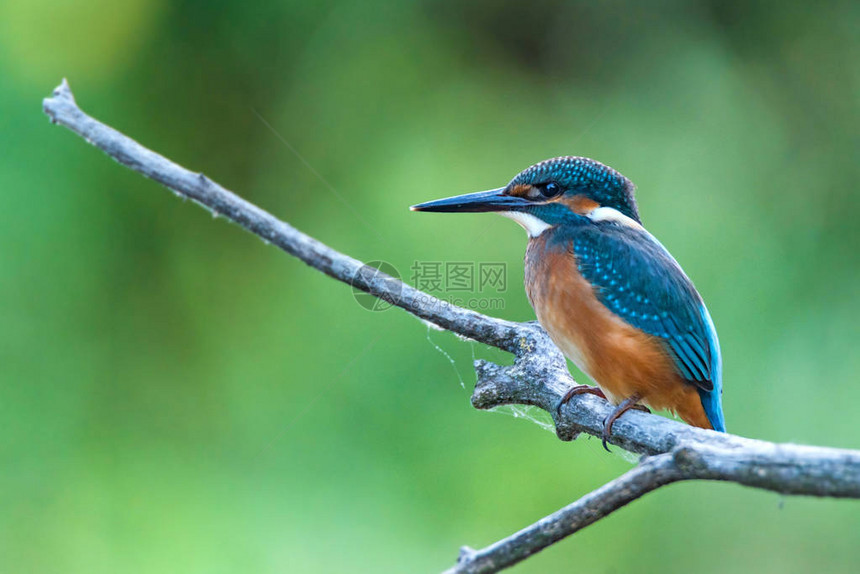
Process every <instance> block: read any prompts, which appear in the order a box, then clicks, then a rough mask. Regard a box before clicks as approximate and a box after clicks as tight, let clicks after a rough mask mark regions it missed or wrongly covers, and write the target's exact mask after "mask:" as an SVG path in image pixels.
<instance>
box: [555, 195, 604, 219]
mask: <svg viewBox="0 0 860 574" xmlns="http://www.w3.org/2000/svg"><path fill="white" fill-rule="evenodd" d="M557 201H558V202H559V203H563V204H564V205H566V206H567V208H568V209H570V210H571V211H572V212H574V213H578V214H579V215H585V214H586V213H591V212H592V211H594V210H595V209H597V208H598V207H600V204H599V203H597V202H596V201H594V200H593V199H589V198H587V197H585V196H584V195H574V196H573V197H565V196H561V197H560V198H559V199H558V200H557Z"/></svg>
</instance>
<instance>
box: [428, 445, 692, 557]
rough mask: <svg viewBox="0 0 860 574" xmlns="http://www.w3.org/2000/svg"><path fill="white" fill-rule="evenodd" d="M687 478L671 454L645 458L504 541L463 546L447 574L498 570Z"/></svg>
mask: <svg viewBox="0 0 860 574" xmlns="http://www.w3.org/2000/svg"><path fill="white" fill-rule="evenodd" d="M688 478H690V477H687V476H685V475H684V472H683V471H682V470H681V469H680V468H679V466H678V464H677V463H676V461H675V459H674V458H673V456H672V455H671V454H658V455H657V456H653V457H648V458H645V459H643V460H642V462H641V463H640V464H639V466H637V467H635V468H633V469H632V470H630V471H628V472H627V473H625V474H623V475H621V476H619V477H618V478H616V479H615V480H613V481H612V482H609V483H607V484H604V485H603V486H601V487H600V488H598V489H597V490H595V491H593V492H590V493H588V494H586V495H585V496H583V497H582V498H580V499H579V500H577V501H576V502H574V503H572V504H569V505H567V506H565V507H564V508H562V509H561V510H559V511H557V512H554V513H552V514H550V515H549V516H547V517H545V518H543V519H541V520H539V521H538V522H535V523H534V524H532V525H531V526H529V527H527V528H524V529H522V530H520V531H519V532H517V533H516V534H513V535H511V536H509V537H507V538H505V539H504V540H499V541H498V542H496V543H495V544H491V545H490V546H487V547H486V548H484V549H482V550H472V549H471V548H466V547H464V548H462V549H461V550H460V558H459V560H458V561H457V565H456V566H454V567H453V568H451V569H450V570H448V571H447V572H446V573H445V574H479V573H484V572H498V571H499V570H502V569H504V568H507V567H509V566H512V565H513V564H516V563H517V562H519V561H521V560H524V559H526V558H528V557H529V556H531V555H532V554H534V553H536V552H539V551H540V550H543V549H544V548H546V547H547V546H549V545H551V544H554V543H556V542H558V541H559V540H561V539H563V538H565V537H567V536H570V535H571V534H573V533H574V532H576V531H578V530H582V529H583V528H585V527H586V526H588V525H590V524H593V523H595V522H597V521H598V520H600V519H601V518H603V517H604V516H606V515H608V514H610V513H612V512H614V511H616V510H618V509H619V508H621V507H622V506H625V505H626V504H628V503H629V502H632V501H634V500H636V499H637V498H639V497H641V496H644V495H645V494H648V493H649V492H651V491H652V490H655V489H657V488H660V487H661V486H664V485H666V484H669V483H672V482H676V481H679V480H685V479H688Z"/></svg>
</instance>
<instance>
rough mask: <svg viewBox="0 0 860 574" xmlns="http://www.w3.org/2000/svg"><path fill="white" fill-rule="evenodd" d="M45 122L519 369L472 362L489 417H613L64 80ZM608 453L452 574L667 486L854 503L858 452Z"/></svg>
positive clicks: (542, 347) (703, 444) (635, 424)
mask: <svg viewBox="0 0 860 574" xmlns="http://www.w3.org/2000/svg"><path fill="white" fill-rule="evenodd" d="M43 109H44V111H45V113H46V114H47V115H48V116H49V117H50V119H51V121H52V122H54V123H58V124H60V125H63V126H65V127H67V128H69V129H70V130H72V131H73V132H75V133H76V134H78V135H80V136H82V137H83V138H85V139H86V140H87V141H88V142H90V143H91V144H93V145H94V146H96V147H98V148H99V149H101V150H102V151H104V152H105V153H107V154H108V155H109V156H110V157H112V158H114V159H115V160H116V161H118V162H119V163H121V164H123V165H125V166H127V167H129V168H131V169H133V170H135V171H137V172H139V173H141V174H143V175H144V176H146V177H148V178H150V179H153V180H155V181H157V182H159V183H161V184H162V185H164V186H166V187H168V188H169V189H171V190H173V191H174V192H176V193H178V194H180V195H182V196H184V197H188V198H191V199H193V200H194V201H196V202H197V203H199V204H200V205H202V206H203V207H205V208H206V209H208V210H210V211H211V212H213V213H217V214H220V215H223V216H224V217H226V218H228V219H230V220H231V221H233V222H235V223H237V224H239V225H240V226H242V227H243V228H245V229H246V230H248V231H250V232H251V233H254V234H256V235H258V236H260V237H261V238H262V239H264V240H265V241H267V242H271V243H273V244H275V245H277V246H278V247H280V248H281V249H283V250H284V251H286V252H287V253H289V254H291V255H293V256H295V257H297V258H299V259H301V260H302V261H304V262H305V263H307V264H308V265H310V266H311V267H313V268H315V269H318V270H319V271H322V272H323V273H325V274H327V275H329V276H330V277H333V278H335V279H337V280H339V281H342V282H344V283H347V284H350V285H353V286H355V287H357V288H359V289H362V290H364V291H366V292H367V293H370V294H372V295H375V296H376V297H379V298H382V299H384V300H386V301H388V302H390V303H392V304H394V305H397V306H398V307H401V308H402V309H404V310H406V311H407V312H409V313H411V314H413V315H415V316H417V317H420V318H421V319H424V320H427V321H430V322H432V323H434V324H436V325H438V326H440V327H442V328H444V329H447V330H449V331H452V332H454V333H458V334H460V335H463V336H465V337H468V338H471V339H474V340H476V341H479V342H482V343H485V344H487V345H492V346H494V347H498V348H500V349H503V350H505V351H508V352H510V353H511V354H513V355H514V364H513V365H510V366H500V365H496V364H493V363H488V362H485V361H476V362H475V369H476V370H477V373H478V383H477V385H476V386H475V391H474V393H473V395H472V404H473V405H474V406H475V407H476V408H479V409H490V408H494V407H496V406H500V405H505V404H524V405H533V406H536V407H539V408H541V409H544V410H546V411H547V412H549V413H550V414H551V415H552V416H553V419H554V422H555V425H556V433H557V434H558V436H559V438H561V439H562V440H571V439H573V438H575V437H576V436H577V435H578V434H579V433H582V432H584V433H587V434H591V435H594V436H600V434H601V432H602V428H603V425H602V423H603V420H604V418H605V417H606V416H607V415H608V414H609V413H610V411H611V408H610V407H609V405H608V404H607V403H606V402H605V401H602V400H599V399H597V398H596V397H593V396H590V395H580V396H578V397H575V398H574V399H573V400H572V401H571V402H570V403H569V404H568V405H567V406H566V407H565V408H564V409H563V410H562V413H561V414H560V415H557V414H556V409H555V406H556V405H557V404H558V401H559V399H560V398H561V397H562V396H563V395H564V393H565V391H566V390H567V389H568V388H570V386H571V385H572V384H574V381H573V379H572V378H571V377H570V374H569V373H568V371H567V365H566V362H565V360H564V357H563V356H562V355H561V353H560V352H559V351H558V349H557V348H556V347H555V346H554V345H553V344H552V342H551V341H550V340H549V337H548V336H547V335H546V333H545V332H544V331H543V329H541V327H540V326H539V325H537V323H534V322H532V323H514V322H510V321H504V320H501V319H495V318H492V317H487V316H486V315H482V314H480V313H476V312H474V311H470V310H467V309H462V308H460V307H457V306H455V305H451V304H449V303H447V302H445V301H442V300H440V299H437V298H436V297H433V296H432V295H429V294H427V293H424V292H423V291H419V290H418V289H415V288H414V287H411V286H409V285H407V284H405V283H403V282H401V281H399V280H397V279H395V278H393V277H390V276H388V275H385V274H383V273H379V272H377V271H376V270H375V269H372V268H368V267H366V266H363V265H362V263H361V262H360V261H357V260H355V259H353V258H351V257H349V256H347V255H344V254H342V253H340V252H338V251H335V250H334V249H332V248H330V247H328V246H327V245H324V244H323V243H320V242H319V241H317V240H316V239H314V238H312V237H310V236H308V235H306V234H304V233H302V232H300V231H298V230H296V229H295V228H294V227H292V226H290V225H289V224H287V223H285V222H283V221H280V220H279V219H277V218H276V217H274V216H273V215H271V214H270V213H267V212H266V211H264V210H262V209H260V208H259V207H257V206H255V205H253V204H251V203H249V202H247V201H245V200H244V199H242V198H240V197H239V196H237V195H235V194H234V193H232V192H230V191H228V190H227V189H225V188H223V187H221V186H220V185H218V184H217V183H215V182H214V181H212V180H210V179H209V178H207V177H206V176H205V175H203V174H202V173H193V172H191V171H189V170H187V169H185V168H183V167H181V166H179V165H177V164H175V163H173V162H172V161H170V160H168V159H166V158H164V157H163V156H161V155H159V154H157V153H155V152H153V151H151V150H149V149H147V148H145V147H143V146H141V145H140V144H138V143H137V142H135V141H134V140H132V139H130V138H128V137H127V136H125V135H123V134H121V133H119V132H118V131H116V130H115V129H113V128H111V127H109V126H107V125H105V124H103V123H101V122H99V121H97V120H95V119H93V118H92V117H90V116H88V115H87V114H85V113H84V112H83V111H81V109H80V108H79V107H78V106H77V104H76V103H75V99H74V97H73V96H72V93H71V91H70V89H69V86H68V84H67V83H66V81H65V80H64V81H63V83H62V84H60V86H59V87H57V88H56V89H55V90H54V92H53V94H52V96H51V97H49V98H46V99H45V100H44V102H43ZM610 442H611V443H612V444H614V445H617V446H620V447H621V448H624V449H627V450H630V451H633V452H637V453H641V454H644V455H647V456H646V458H644V459H643V461H642V462H641V463H640V465H639V466H637V467H636V468H634V469H633V470H631V471H630V472H628V473H627V474H625V475H623V476H621V477H620V478H618V479H616V480H614V481H612V482H610V483H609V484H607V485H605V486H603V487H601V488H600V489H598V490H596V491H594V492H592V493H590V494H588V495H586V496H585V497H583V498H581V499H580V500H578V501H576V502H574V503H573V504H571V505H570V506H568V507H566V508H563V509H562V510H559V511H558V512H556V513H554V514H552V515H550V516H547V517H546V518H544V519H542V520H540V521H539V522H537V523H535V524H534V525H532V526H530V527H528V528H526V529H524V530H522V531H520V532H518V533H517V534H514V535H513V536H511V537H509V538H507V539H505V540H502V541H500V542H497V543H496V544H493V545H491V546H489V547H488V548H485V549H483V550H480V551H473V550H465V551H464V552H463V553H462V554H461V557H460V560H459V561H458V564H457V565H456V566H455V567H454V569H453V570H452V572H495V571H497V570H499V569H502V568H505V567H507V566H510V565H511V564H514V563H516V562H518V561H519V560H522V559H523V558H525V557H528V556H530V555H532V554H534V553H535V552H538V551H539V550H541V549H542V548H545V547H546V546H548V545H550V544H552V543H554V542H557V541H558V540H561V539H562V538H564V537H565V536H568V535H570V534H572V533H573V532H576V531H577V530H579V529H581V528H584V527H585V526H588V525H589V524H592V523H593V522H595V521H596V520H599V519H600V518H602V517H603V516H606V515H607V514H609V513H611V512H613V511H615V510H617V509H618V508H620V507H622V506H624V505H625V504H627V503H629V502H630V501H632V500H635V499H636V498H638V497H640V496H642V495H644V494H646V493H648V492H650V491H651V490H654V489H655V488H659V487H660V486H663V485H665V484H668V483H670V482H675V481H679V480H691V479H708V480H724V481H731V482H736V483H738V484H743V485H747V486H753V487H756V488H762V489H767V490H773V491H776V492H781V493H784V494H802V495H810V496H832V497H850V498H860V451H853V450H840V449H832V448H824V447H809V446H799V445H792V444H776V443H770V442H765V441H758V440H752V439H746V438H742V437H739V436H735V435H729V434H722V433H716V432H713V431H709V430H703V429H697V428H693V427H689V426H687V425H683V424H681V423H678V422H675V421H672V420H668V419H665V418H662V417H659V416H655V415H649V414H644V413H641V412H637V411H630V412H628V413H626V414H625V415H624V416H623V417H621V418H620V419H619V420H618V421H617V422H616V423H615V426H614V428H613V433H612V438H611V441H610Z"/></svg>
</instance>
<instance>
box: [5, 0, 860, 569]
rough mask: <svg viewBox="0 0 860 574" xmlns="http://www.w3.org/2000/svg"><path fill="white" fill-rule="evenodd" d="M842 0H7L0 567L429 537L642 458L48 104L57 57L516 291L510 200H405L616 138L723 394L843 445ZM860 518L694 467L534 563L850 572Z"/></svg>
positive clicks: (305, 550) (408, 256)
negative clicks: (435, 206) (716, 480)
mask: <svg viewBox="0 0 860 574" xmlns="http://www.w3.org/2000/svg"><path fill="white" fill-rule="evenodd" d="M858 26H860V4H858V3H856V2H847V1H846V2H831V3H827V4H826V5H824V3H817V4H816V3H798V2H795V3H786V2H751V3H750V2H739V1H738V2H718V1H711V2H705V1H702V2H683V3H682V2H662V3H657V4H652V5H650V6H646V5H644V3H633V2H631V3H618V2H606V3H592V2H575V3H572V2H549V1H544V0H538V1H535V2H531V3H529V5H528V6H527V5H526V3H514V2H501V3H500V2H489V1H486V2H480V3H473V4H469V5H464V4H463V3H461V2H456V1H454V0H448V1H438V2H433V1H421V2H404V3H396V4H395V3H383V2H376V3H374V2H363V3H350V2H338V1H334V0H326V1H322V2H296V1H287V0H277V1H274V0H266V1H262V2H257V3H243V2H228V1H205V2H204V1H202V0H184V1H178V2H168V1H167V0H126V1H124V2H115V1H113V0H90V1H87V2H56V1H50V0H15V1H9V0H2V1H0V133H2V138H0V150H1V151H2V153H0V183H2V191H0V237H2V249H0V425H2V432H0V469H2V470H0V571H2V572H4V573H5V572H39V573H41V572H72V573H75V572H87V573H102V572H105V573H107V572H129V573H154V572H189V573H217V572H225V573H226V572H352V571H358V572H435V571H439V570H441V569H444V568H446V567H448V566H450V565H451V564H452V563H453V561H454V560H455V558H456V555H457V550H458V547H459V546H460V545H461V544H468V545H471V546H475V547H478V546H483V545H486V544H488V543H490V542H492V541H494V540H496V539H498V538H501V537H503V536H505V535H508V534H510V533H512V532H513V531H515V530H517V529H519V528H521V527H523V526H525V525H526V524H529V523H531V522H533V521H534V520H536V519H538V518H540V517H541V516H543V515H545V514H547V513H550V512H552V511H554V510H556V509H558V508H559V507H561V506H562V505H564V504H566V503H568V502H570V501H572V500H574V499H576V498H578V497H579V496H580V495H582V494H584V493H586V492H587V491H589V490H591V489H594V488H595V487H597V486H599V485H601V484H603V483H604V482H606V481H608V480H610V479H612V478H614V477H616V476H617V475H619V474H620V473H622V472H623V471H625V470H626V469H627V468H629V467H630V464H631V460H630V459H629V458H628V457H625V456H623V455H622V454H620V453H618V452H616V453H614V454H611V455H610V454H607V453H605V452H604V451H603V450H602V449H601V448H600V445H599V443H598V442H597V441H594V440H588V439H585V438H583V439H580V440H577V441H576V442H574V443H572V444H568V443H562V442H560V441H558V440H556V439H555V438H554V436H553V435H552V434H551V433H549V432H546V431H545V430H544V429H542V428H541V427H540V426H538V425H535V424H531V423H529V422H526V421H524V420H522V419H517V418H516V417H512V416H504V415H501V414H497V413H484V412H478V411H475V410H473V409H472V408H471V407H470V406H469V390H470V388H471V385H472V383H473V382H474V374H473V372H472V368H471V362H472V359H473V357H485V358H487V357H489V358H494V359H498V360H507V358H506V357H505V356H502V355H500V354H498V353H494V352H491V351H488V350H487V349H486V348H484V347H483V346H481V345H478V344H474V343H468V342H463V341H460V340H458V339H457V338H455V337H454V336H452V335H450V334H448V333H442V332H438V331H432V330H429V329H428V328H427V327H426V326H425V325H423V324H421V323H420V322H418V321H416V320H415V319H413V318H411V317H409V316H407V315H406V314H405V313H403V312H400V311H398V310H389V311H385V312H377V313H372V312H369V311H367V310H365V309H364V308H362V307H361V306H360V305H358V304H357V303H356V301H355V300H354V298H353V295H352V294H351V293H350V289H349V288H348V287H345V286H344V285H342V284H339V283H336V282H334V281H332V280H331V279H329V278H327V277H324V276H323V275H321V274H320V273H317V272H315V271H312V270H310V269H308V268H307V267H305V266H304V265H303V264H301V263H299V262H297V261H296V260H293V259H291V258H289V257H287V256H286V255H284V254H283V253H281V252H279V251H278V250H276V249H274V248H273V247H270V246H266V245H264V244H263V243H262V242H261V241H260V240H258V239H256V238H254V237H252V236H251V235H249V234H247V233H244V232H243V231H241V230H240V229H239V228H237V227H236V226H233V225H230V224H227V223H225V222H224V221H223V220H221V219H219V220H217V221H213V220H212V218H211V217H210V216H209V215H208V214H207V213H206V212H204V211H202V210H200V209H198V208H197V207H196V206H194V205H193V204H191V203H187V202H182V201H178V200H177V199H176V198H175V197H174V196H173V195H172V194H170V193H167V192H166V191H165V190H164V189H162V188H160V187H159V186H157V185H156V184H154V183H152V182H150V181H147V180H145V179H143V178H142V177H140V176H139V175H137V174H134V173H132V172H130V171H128V170H126V169H124V168H121V167H119V166H118V165H116V164H115V163H114V162H112V161H110V160H109V159H107V158H106V157H105V156H104V155H102V154H101V153H99V152H98V151H96V150H94V149H93V148H91V147H89V146H87V145H85V144H84V142H83V141H81V140H80V139H79V138H77V137H75V136H73V135H72V134H70V133H68V132H67V131H65V130H63V129H60V128H57V127H54V126H52V125H50V124H49V122H48V121H47V119H46V118H45V117H44V116H43V115H42V113H41V112H40V105H41V99H42V98H43V97H44V96H47V95H48V94H49V93H50V91H51V90H52V89H53V88H54V87H55V86H56V85H57V84H58V83H59V81H60V79H61V78H62V77H64V76H65V77H68V79H69V82H70V83H71V86H72V88H73V90H74V91H75V94H76V96H77V99H78V102H79V103H80V105H81V106H82V107H83V108H84V109H85V110H87V111H89V112H90V113H92V114H94V115H95V116H96V117H98V118H100V119H102V120H104V121H106V122H107V123H109V124H112V125H113V126H115V127H117V128H118V129H120V130H122V131H125V132H126V133H128V134H129V135H131V136H132V137H134V138H136V139H138V140H139V141H141V142H142V143H144V144H145V145H147V146H149V147H151V148H153V149H155V150H158V151H159V152H161V153H163V154H165V155H167V156H168V157H170V158H172V159H174V160H175V161H177V162H179V163H181V164H184V165H186V166H187V167H189V168H190V169H193V170H197V171H204V172H206V173H207V175H210V176H211V177H212V178H213V179H215V180H217V181H219V182H220V183H222V184H224V185H226V186H227V187H229V188H231V189H233V190H235V191H237V192H238V193H240V194H241V195H242V196H244V197H246V198H248V199H249V200H251V201H254V202H256V203H258V204H260V205H261V206H263V207H265V208H266V209H268V210H270V211H272V212H273V213H275V214H276V215H278V216H280V217H282V218H284V219H285V220H287V221H289V222H290V223H292V224H293V225H295V226H297V227H298V228H299V229H302V230H304V231H307V232H309V233H311V234H312V235H314V236H315V237H317V238H319V239H321V240H322V241H324V242H326V243H328V244H330V245H332V246H333V247H335V248H337V249H340V250H342V251H345V252H347V253H349V254H351V255H352V256H355V257H358V258H361V259H364V260H385V261H388V262H391V263H392V264H393V265H394V266H395V267H396V268H397V269H399V270H400V271H401V273H402V274H403V275H404V276H405V277H406V278H407V279H408V278H409V275H410V273H411V272H410V267H411V266H412V265H413V263H414V262H415V261H477V262H480V261H504V262H507V264H508V280H509V286H508V289H507V292H506V293H504V303H505V304H504V309H501V310H499V311H497V312H496V314H498V315H500V316H503V317H505V318H509V319H515V320H529V319H532V318H533V314H532V311H531V309H530V308H529V306H528V303H527V301H526V298H525V295H524V293H523V291H522V288H521V281H522V254H523V250H524V245H525V238H524V234H523V233H522V230H521V229H519V228H517V227H516V226H515V225H514V224H512V223H511V222H510V221H506V220H503V219H502V218H498V217H492V216H434V215H425V214H414V213H410V212H409V211H408V210H407V206H409V205H410V204H413V203H416V202H419V201H422V200H427V199H432V198H437V197H442V196H447V195H452V194H455V193H461V192H467V191H474V190H479V189H485V188H488V187H494V186H499V185H502V184H504V183H505V182H507V180H508V179H509V178H510V177H511V176H513V175H514V174H515V173H516V172H518V171H519V170H520V169H522V168H524V167H526V166H528V165H529V164H531V163H534V162H536V161H539V160H542V159H545V158H547V157H551V156H556V155H564V154H575V155H586V156H590V157H594V158H596V159H599V160H601V161H603V162H605V163H608V164H609V165H612V166H613V167H615V168H617V169H619V170H620V171H622V172H623V173H624V174H625V175H627V176H628V177H630V178H631V179H633V180H634V181H635V182H636V183H637V185H638V188H639V201H640V207H641V211H642V216H643V220H644V221H645V223H646V225H647V226H648V227H649V228H650V229H651V231H652V232H654V233H655V234H656V235H657V236H658V237H659V238H660V239H661V240H662V241H663V242H664V243H665V244H666V245H667V247H668V248H669V249H670V250H671V251H672V252H673V253H674V254H675V256H676V257H677V258H678V260H679V261H681V263H682V264H683V265H684V266H685V268H686V270H687V272H688V273H689V275H690V276H691V277H692V278H693V279H694V281H695V282H696V284H697V286H698V287H699V289H700V291H701V292H702V293H703V295H704V297H705V299H706V300H707V302H708V305H709V307H710V309H711V313H712V315H713V317H714V320H715V322H716V324H717V327H718V329H719V333H720V338H721V341H722V347H723V355H724V360H725V388H726V390H725V395H724V402H725V410H726V417H727V421H728V425H729V428H730V430H731V431H733V432H735V433H738V434H741V435H744V436H750V437H758V438H763V439H768V440H774V441H796V442H801V443H809V444H820V445H831V446H840V447H853V448H860V431H859V430H858V424H857V416H856V405H858V404H860V385H858V384H857V380H858V379H857V372H858V371H860V353H858V352H857V344H858V341H860V329H858V312H860V298H858V285H860V265H858V263H860V262H858V246H860V238H858V230H857V228H858V226H857V223H856V214H857V210H858V209H860V199H858V192H857V189H856V185H857V181H858V177H860V164H858V159H857V155H858V150H860V141H858V128H860V106H858V101H860V65H858V62H860V35H858V34H857V30H858ZM261 118H262V119H261ZM267 123H268V124H269V125H270V126H271V127H272V128H273V130H274V131H273V130H272V129H270V128H269V127H268V126H267ZM275 132H277V133H275ZM285 142H286V143H285ZM291 148H292V150H295V152H297V154H298V155H297V154H296V153H294V151H292V150H291ZM299 156H301V157H299ZM301 158H304V161H303V160H302V159H301ZM305 162H306V163H305ZM306 164H307V165H306ZM308 166H312V167H310V168H309V167H308ZM440 294H442V295H444V293H440ZM437 347H438V349H437ZM440 350H441V352H440ZM448 357H450V360H449V358H448ZM461 383H462V384H461ZM464 386H465V388H464ZM508 414H511V413H510V412H509V413H508ZM858 542H860V505H858V503H857V502H854V501H832V500H814V499H803V498H782V497H780V496H777V495H775V494H773V493H767V492H761V491H754V490H750V489H745V488H742V487H739V486H735V485H723V484H682V485H675V486H671V487H669V488H666V489H663V490H661V491H659V492H657V493H654V494H651V495H649V496H648V497H646V498H645V499H643V500H641V501H639V502H637V503H636V504H634V505H632V506H631V507H630V508H627V509H624V510H622V511H620V512H618V513H616V514H614V515H613V516H611V517H610V518H608V519H606V520H604V521H601V522H600V523H598V524H596V525H595V526H592V527H590V528H588V529H587V530H585V531H583V532H581V533H579V534H577V535H576V536H574V537H573V538H571V539H569V540H566V541H564V542H562V543H560V544H558V545H556V546H554V547H553V548H551V549H549V550H547V551H545V552H543V553H541V554H539V555H538V556H536V557H534V558H532V559H530V560H528V561H526V562H525V563H523V564H521V565H520V566H518V567H517V568H516V569H515V571H519V572H547V571H556V570H558V571H577V572H580V571H581V572H605V573H613V572H614V573H621V572H631V571H646V572H647V571H661V572H679V573H681V572H683V573H686V572H689V571H694V572H750V571H756V572H780V573H782V572H810V571H820V572H856V571H857V569H858V564H860V544H858Z"/></svg>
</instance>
